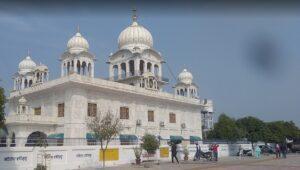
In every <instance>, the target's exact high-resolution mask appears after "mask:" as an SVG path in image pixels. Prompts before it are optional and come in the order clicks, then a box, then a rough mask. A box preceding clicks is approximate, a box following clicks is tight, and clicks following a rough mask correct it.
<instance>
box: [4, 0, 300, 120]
mask: <svg viewBox="0 0 300 170" xmlns="http://www.w3.org/2000/svg"><path fill="white" fill-rule="evenodd" d="M61 2H62V3H59V2H58V1H53V3H51V4H42V3H41V4H34V3H28V4H27V3H21V2H17V1H12V3H9V2H8V1H3V2H0V51H1V54H0V59H1V60H0V79H1V81H0V86H3V87H4V88H5V90H6V94H7V95H8V93H9V91H10V90H11V89H12V86H13V81H12V75H13V74H14V73H15V72H17V70H18V64H19V62H20V61H21V60H22V59H24V58H25V57H26V56H27V51H28V49H29V51H30V55H31V57H32V59H33V60H34V61H35V62H36V63H43V64H46V65H47V66H48V67H49V69H50V79H56V78H58V77H59V76H60V62H59V57H60V55H61V54H62V53H63V52H64V51H65V50H66V44H67V41H68V40H69V39H70V38H71V37H72V36H73V35H74V34H75V33H76V30H77V26H79V27H80V32H81V33H82V35H83V36H84V37H85V38H86V39H87V40H88V42H89V44H90V52H92V53H93V54H94V55H95V56H96V58H97V61H96V64H95V76H96V77H101V78H106V77H108V65H107V64H106V63H105V62H106V61H107V60H108V56H109V54H110V53H112V52H115V51H116V50H117V49H118V44H117V40H118V36H119V34H120V32H121V31H122V30H123V29H125V28H126V27H127V26H129V25H130V24H131V9H132V7H133V5H132V4H133V3H122V4H117V3H111V4H101V3H96V2H94V1H91V3H88V1H86V3H78V4H77V3H75V2H77V1H74V4H72V3H70V1H61ZM114 2H116V1H114ZM153 2H154V4H151V5H150V4H138V3H136V4H134V6H135V7H136V8H137V15H138V23H139V24H140V25H143V26H144V27H145V28H147V29H148V30H149V31H150V32H151V34H152V36H153V40H154V48H155V49H156V50H157V51H159V52H160V53H161V54H162V55H163V58H164V60H165V61H166V64H164V65H163V75H164V76H165V77H168V78H169V79H170V83H169V85H168V87H166V88H165V90H166V91H168V92H173V89H172V86H173V85H174V84H175V83H176V76H177V75H178V74H179V73H180V72H181V71H182V70H183V69H184V68H187V69H188V70H189V71H190V72H191V73H192V74H193V76H194V82H195V83H196V84H198V85H199V88H200V89H199V94H200V98H202V99H203V98H209V99H212V100H213V102H214V108H215V113H216V114H215V119H216V118H217V116H218V115H219V114H221V113H226V114H228V115H229V116H232V117H234V118H240V117H244V116H256V117H258V118H260V119H263V120H265V121H273V120H287V121H290V120H292V121H294V122H295V123H296V124H297V125H298V126H300V118H299V115H300V111H299V102H300V89H299V87H300V74H299V70H300V66H299V63H300V48H299V46H300V31H299V30H300V12H298V11H300V10H298V9H299V8H298V7H300V6H298V5H299V4H296V5H295V6H288V7H280V5H278V6H275V7H274V6H271V7H269V8H268V6H267V5H266V6H264V5H260V4H255V5H251V6H250V8H248V7H249V6H247V5H244V6H242V7H232V8H230V5H227V6H224V5H223V6H222V5H219V4H210V3H196V4H193V3H188V4H160V3H159V1H153ZM228 6H229V7H228ZM172 74H174V75H175V77H173V76H172Z"/></svg>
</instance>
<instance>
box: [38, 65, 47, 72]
mask: <svg viewBox="0 0 300 170" xmlns="http://www.w3.org/2000/svg"><path fill="white" fill-rule="evenodd" d="M35 70H37V71H47V70H48V67H47V66H46V65H44V64H39V65H38V66H36V68H35Z"/></svg>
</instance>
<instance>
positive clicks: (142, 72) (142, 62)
mask: <svg viewBox="0 0 300 170" xmlns="http://www.w3.org/2000/svg"><path fill="white" fill-rule="evenodd" d="M144 63H145V62H144V61H143V60H141V61H140V75H142V74H144Z"/></svg>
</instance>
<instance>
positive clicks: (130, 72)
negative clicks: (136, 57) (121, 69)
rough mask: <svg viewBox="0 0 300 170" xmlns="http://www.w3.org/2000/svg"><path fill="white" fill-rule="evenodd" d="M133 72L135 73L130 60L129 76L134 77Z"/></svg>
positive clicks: (132, 62)
mask: <svg viewBox="0 0 300 170" xmlns="http://www.w3.org/2000/svg"><path fill="white" fill-rule="evenodd" d="M134 71H135V69H134V61H133V60H130V61H129V74H130V76H134V75H135V74H134Z"/></svg>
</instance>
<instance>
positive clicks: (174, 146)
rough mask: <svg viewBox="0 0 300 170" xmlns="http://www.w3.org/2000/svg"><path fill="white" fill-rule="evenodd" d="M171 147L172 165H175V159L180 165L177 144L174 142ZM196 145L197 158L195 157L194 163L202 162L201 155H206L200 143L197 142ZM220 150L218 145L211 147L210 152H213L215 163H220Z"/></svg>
mask: <svg viewBox="0 0 300 170" xmlns="http://www.w3.org/2000/svg"><path fill="white" fill-rule="evenodd" d="M170 145H171V156H172V163H174V159H175V160H176V162H177V163H178V164H179V161H178V158H177V144H176V143H174V142H171V143H170ZM195 145H196V152H195V156H194V161H196V160H200V158H201V155H203V154H204V152H202V150H201V146H200V145H199V144H198V142H196V143H195ZM218 148H219V145H218V144H211V145H210V146H209V150H210V151H211V152H212V159H213V160H215V161H218Z"/></svg>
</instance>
